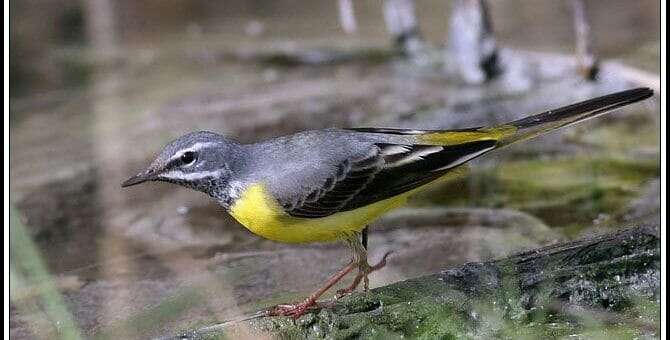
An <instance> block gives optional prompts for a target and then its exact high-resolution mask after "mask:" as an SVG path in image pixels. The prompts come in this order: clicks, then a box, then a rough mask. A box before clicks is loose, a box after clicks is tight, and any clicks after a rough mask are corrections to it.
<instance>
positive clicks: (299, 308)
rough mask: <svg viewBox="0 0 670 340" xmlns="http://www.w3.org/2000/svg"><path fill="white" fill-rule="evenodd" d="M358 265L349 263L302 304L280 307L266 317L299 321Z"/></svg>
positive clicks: (267, 312)
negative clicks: (324, 294) (285, 317)
mask: <svg viewBox="0 0 670 340" xmlns="http://www.w3.org/2000/svg"><path fill="white" fill-rule="evenodd" d="M357 265H358V264H357V263H356V262H354V261H351V262H349V264H347V265H346V266H345V267H344V268H342V269H341V270H340V271H339V272H337V274H335V275H333V276H331V277H330V278H329V279H328V281H326V283H324V284H323V285H322V286H321V287H319V289H317V290H315V291H314V292H312V294H310V295H309V296H308V297H307V298H306V299H305V300H303V301H302V302H300V303H297V304H293V305H278V306H276V307H275V308H273V309H271V310H268V311H266V312H265V315H266V316H280V315H281V316H290V317H292V318H293V319H297V318H298V317H300V316H301V315H303V314H305V312H306V311H307V309H308V308H310V307H314V306H317V302H316V299H318V298H319V297H320V296H321V295H323V293H325V292H326V291H327V290H328V289H330V287H332V286H333V285H334V284H336V283H337V282H338V281H340V280H341V279H342V278H343V277H344V276H345V275H347V274H349V273H350V272H351V271H352V270H353V269H354V268H356V266H357Z"/></svg>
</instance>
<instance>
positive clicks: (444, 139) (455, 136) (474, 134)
mask: <svg viewBox="0 0 670 340" xmlns="http://www.w3.org/2000/svg"><path fill="white" fill-rule="evenodd" d="M516 132H517V128H516V127H514V126H511V125H501V126H497V127H494V128H490V129H484V130H478V131H445V132H434V133H427V134H425V135H420V136H418V138H419V140H420V141H422V142H425V143H428V144H435V145H455V144H463V143H468V142H475V141H481V140H497V141H498V140H501V139H503V138H505V137H508V136H511V135H513V134H514V133H516Z"/></svg>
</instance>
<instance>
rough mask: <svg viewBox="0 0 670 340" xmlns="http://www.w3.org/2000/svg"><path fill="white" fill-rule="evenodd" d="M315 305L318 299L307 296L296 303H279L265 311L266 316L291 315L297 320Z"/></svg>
mask: <svg viewBox="0 0 670 340" xmlns="http://www.w3.org/2000/svg"><path fill="white" fill-rule="evenodd" d="M313 306H316V299H311V298H307V299H305V300H304V301H302V302H300V303H296V304H286V305H277V306H276V307H274V308H273V309H270V310H267V311H265V316H289V317H291V318H292V319H293V320H295V319H297V318H299V317H300V316H301V315H303V314H305V312H307V309H309V308H310V307H313Z"/></svg>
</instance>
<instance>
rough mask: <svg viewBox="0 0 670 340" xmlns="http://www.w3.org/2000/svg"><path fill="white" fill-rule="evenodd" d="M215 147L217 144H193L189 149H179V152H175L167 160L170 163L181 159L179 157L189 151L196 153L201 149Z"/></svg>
mask: <svg viewBox="0 0 670 340" xmlns="http://www.w3.org/2000/svg"><path fill="white" fill-rule="evenodd" d="M216 145H217V143H213V142H198V143H195V144H193V145H191V146H190V147H189V148H186V149H181V150H179V151H177V152H176V153H175V154H174V156H172V157H170V159H168V163H169V162H171V161H172V160H174V159H176V158H179V157H181V155H183V154H185V153H187V152H189V151H191V152H197V151H200V150H202V149H203V148H206V147H208V146H216Z"/></svg>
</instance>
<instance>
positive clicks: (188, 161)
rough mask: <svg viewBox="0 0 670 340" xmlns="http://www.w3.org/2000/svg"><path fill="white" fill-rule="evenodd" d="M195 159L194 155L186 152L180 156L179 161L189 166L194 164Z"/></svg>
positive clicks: (191, 152)
mask: <svg viewBox="0 0 670 340" xmlns="http://www.w3.org/2000/svg"><path fill="white" fill-rule="evenodd" d="M195 158H196V155H195V152H193V151H186V152H184V154H182V155H181V161H182V162H184V164H191V163H193V162H195Z"/></svg>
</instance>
